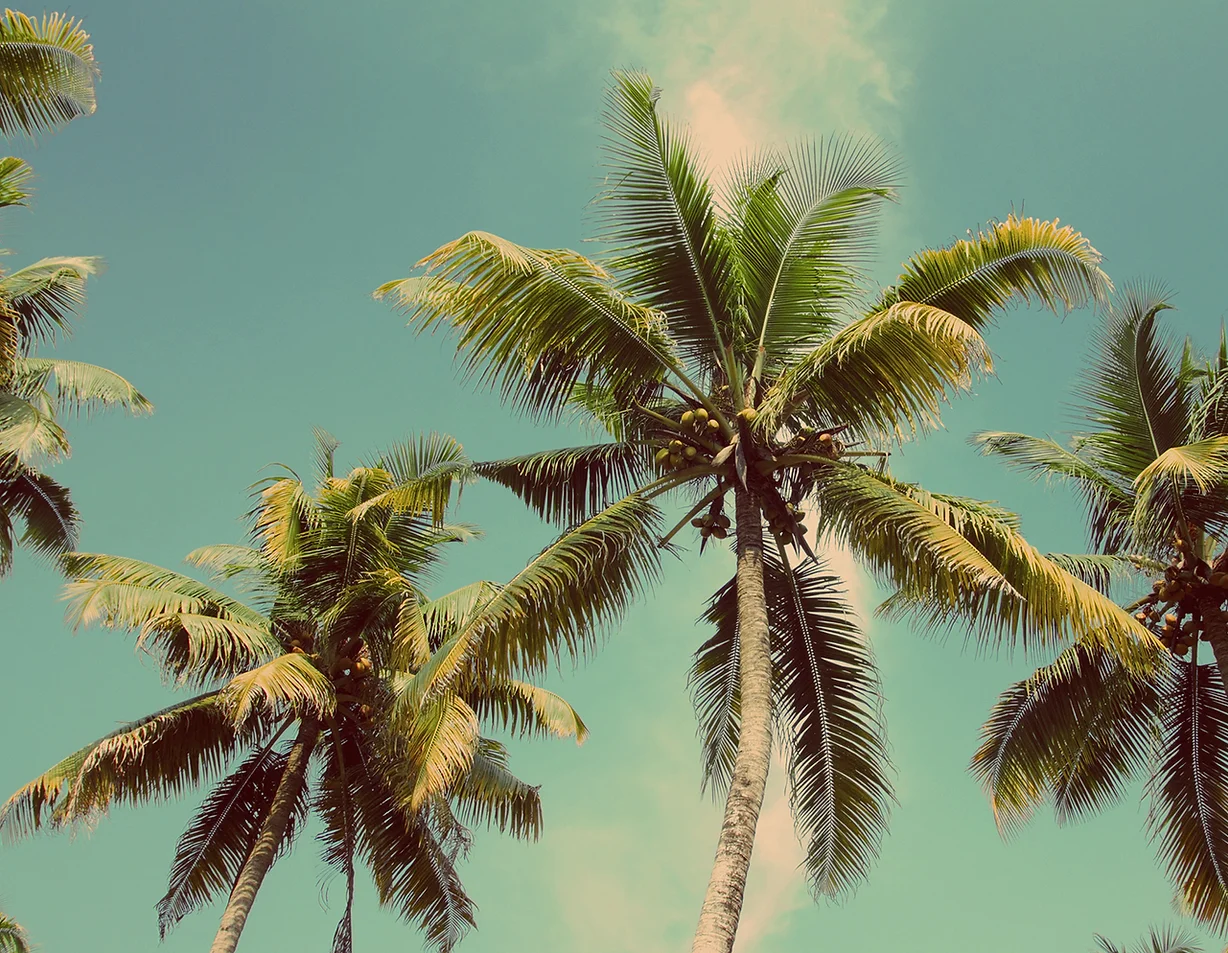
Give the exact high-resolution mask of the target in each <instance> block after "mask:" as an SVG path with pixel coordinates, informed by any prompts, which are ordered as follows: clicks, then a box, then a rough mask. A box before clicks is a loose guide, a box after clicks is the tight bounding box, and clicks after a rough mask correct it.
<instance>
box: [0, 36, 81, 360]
mask: <svg viewBox="0 0 1228 953" xmlns="http://www.w3.org/2000/svg"><path fill="white" fill-rule="evenodd" d="M2 22H3V21H2V20H0V23H2ZM2 48H3V41H2V40H0V49H2ZM0 87H2V81H0ZM3 112H4V110H3V106H0V127H2V125H3ZM101 271H102V259H101V258H81V257H75V258H73V257H59V258H43V259H42V260H40V261H36V262H35V263H34V264H32V265H26V267H24V268H19V269H17V270H16V271H14V272H13V273H12V274H9V275H5V276H4V277H3V278H0V300H3V301H4V302H5V304H6V305H7V311H8V312H9V315H10V316H8V317H6V318H5V320H9V321H12V322H13V324H14V327H15V328H16V331H17V335H18V339H19V340H20V342H21V345H22V353H23V354H26V355H27V356H28V355H29V354H30V349H31V347H32V346H33V345H37V344H40V343H47V344H49V343H52V342H54V341H55V339H56V338H57V337H58V336H67V335H69V334H71V333H72V320H73V317H74V316H75V315H76V313H77V312H78V311H79V310H80V309H81V307H82V306H83V305H84V304H85V283H86V281H87V280H88V279H89V278H92V277H94V276H95V275H98V274H99V273H101Z"/></svg>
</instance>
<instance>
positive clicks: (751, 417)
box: [738, 407, 759, 424]
mask: <svg viewBox="0 0 1228 953" xmlns="http://www.w3.org/2000/svg"><path fill="white" fill-rule="evenodd" d="M758 416H759V411H757V410H755V408H754V407H743V408H742V409H741V410H739V411H738V417H739V419H741V420H744V421H746V422H747V423H748V424H751V423H754V422H755V418H756V417H758Z"/></svg>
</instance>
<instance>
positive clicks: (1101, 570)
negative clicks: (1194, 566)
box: [1045, 553, 1163, 595]
mask: <svg viewBox="0 0 1228 953" xmlns="http://www.w3.org/2000/svg"><path fill="white" fill-rule="evenodd" d="M1045 559H1047V560H1049V562H1051V563H1053V564H1054V565H1055V566H1057V567H1058V568H1060V569H1062V570H1063V571H1065V572H1068V573H1070V575H1072V576H1074V577H1075V578H1076V579H1079V580H1082V581H1083V582H1085V583H1087V584H1088V585H1089V586H1091V587H1092V588H1093V589H1095V590H1096V591H1097V592H1102V593H1104V594H1105V595H1108V594H1109V592H1110V590H1111V588H1112V587H1113V585H1114V583H1119V582H1123V581H1125V580H1128V579H1132V578H1136V577H1137V575H1138V573H1139V571H1140V568H1141V565H1142V564H1140V562H1138V560H1139V559H1140V557H1133V558H1132V557H1130V556H1119V555H1115V554H1104V553H1045ZM1147 565H1150V563H1148V564H1147ZM1159 571H1160V572H1163V569H1162V568H1161V569H1160V570H1159Z"/></svg>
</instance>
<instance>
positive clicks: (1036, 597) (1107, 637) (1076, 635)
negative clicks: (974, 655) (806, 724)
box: [872, 476, 1158, 669]
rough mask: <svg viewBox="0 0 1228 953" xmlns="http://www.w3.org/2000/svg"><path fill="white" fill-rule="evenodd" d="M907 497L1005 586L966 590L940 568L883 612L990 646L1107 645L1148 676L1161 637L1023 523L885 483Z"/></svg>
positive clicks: (984, 507) (975, 504)
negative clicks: (1039, 542)
mask: <svg viewBox="0 0 1228 953" xmlns="http://www.w3.org/2000/svg"><path fill="white" fill-rule="evenodd" d="M872 479H874V480H876V481H878V482H882V483H890V484H891V486H892V487H893V488H894V489H895V491H896V492H898V493H899V494H900V495H901V496H906V497H907V498H909V499H910V500H912V501H914V502H916V503H917V504H918V505H919V506H921V507H923V508H925V509H926V510H928V511H929V512H930V513H932V514H933V515H934V517H935V518H937V519H939V520H941V521H942V522H944V523H946V524H947V525H948V526H950V527H951V529H952V530H953V531H955V532H957V533H958V534H959V535H960V537H961V538H962V539H964V540H965V541H966V542H967V543H968V544H969V545H970V546H972V547H973V548H975V550H976V551H977V552H978V553H979V554H981V556H982V558H984V559H985V560H986V561H987V562H988V563H989V564H990V565H991V566H992V567H993V570H994V572H995V573H997V574H998V576H999V578H1000V579H1001V580H1003V584H1000V585H998V586H996V587H990V586H984V585H981V586H976V587H972V586H963V585H960V584H959V582H958V578H957V577H955V576H954V575H953V574H950V573H949V571H948V570H947V569H946V568H945V565H944V564H937V566H936V571H934V572H932V573H930V574H929V575H928V576H920V575H916V576H914V577H913V580H914V581H909V582H904V583H903V584H902V585H901V586H900V589H899V591H898V592H897V593H896V594H895V595H893V596H892V597H891V598H890V599H888V600H887V602H885V603H884V604H883V606H881V607H880V609H879V611H880V613H881V614H884V615H887V616H893V615H912V616H914V617H917V618H921V619H923V620H924V621H925V622H926V624H928V625H930V626H937V627H941V626H946V627H953V626H955V625H957V624H960V623H967V624H968V625H969V626H970V631H971V633H972V634H973V635H975V636H976V637H978V638H980V639H981V640H983V641H984V642H986V643H987V644H999V645H1000V644H1007V645H1014V644H1018V645H1021V646H1022V647H1024V648H1025V649H1027V648H1029V647H1031V646H1033V645H1042V646H1043V645H1049V644H1053V643H1061V642H1065V643H1068V644H1069V643H1074V642H1080V641H1086V642H1094V643H1097V644H1100V645H1103V646H1105V647H1107V648H1109V649H1111V650H1112V651H1113V652H1115V653H1117V654H1118V655H1120V656H1121V657H1122V658H1123V659H1125V660H1127V662H1128V664H1132V665H1140V666H1143V668H1144V669H1145V668H1146V666H1147V664H1148V659H1149V658H1150V653H1151V651H1152V650H1153V649H1154V647H1155V646H1156V645H1157V644H1158V643H1157V642H1156V640H1155V637H1154V636H1153V635H1152V634H1151V633H1150V632H1149V631H1148V630H1147V629H1146V628H1144V627H1143V626H1142V625H1140V624H1139V622H1138V621H1137V620H1135V619H1134V618H1133V617H1132V616H1131V615H1130V614H1129V613H1127V612H1126V611H1124V610H1123V609H1122V608H1121V607H1120V606H1118V605H1117V604H1116V603H1114V602H1113V601H1112V600H1111V599H1110V598H1109V597H1108V596H1106V595H1105V594H1103V593H1102V592H1099V591H1097V590H1096V589H1095V588H1093V587H1092V586H1090V585H1088V584H1087V583H1086V582H1084V581H1083V580H1082V579H1080V578H1078V577H1077V576H1075V575H1072V574H1071V573H1069V572H1067V571H1065V570H1064V569H1063V568H1062V567H1061V566H1060V565H1058V564H1057V563H1056V562H1054V561H1053V560H1050V559H1047V558H1046V557H1045V556H1044V555H1042V554H1041V552H1040V551H1039V550H1037V549H1036V548H1035V547H1034V546H1032V545H1031V544H1030V543H1028V542H1027V540H1026V539H1025V538H1024V537H1023V535H1022V534H1021V533H1020V532H1019V526H1018V517H1016V516H1014V515H1013V514H1009V513H1006V512H1005V511H1003V510H1001V509H1000V508H998V507H994V506H991V505H989V504H986V503H983V502H981V501H977V500H969V499H966V498H961V497H954V496H947V495H943V494H935V493H929V492H928V491H926V490H923V489H921V488H920V487H916V486H911V485H909V484H903V483H898V482H896V481H892V480H890V478H888V477H886V476H876V477H873V478H872Z"/></svg>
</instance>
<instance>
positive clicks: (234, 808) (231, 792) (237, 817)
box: [157, 732, 306, 939]
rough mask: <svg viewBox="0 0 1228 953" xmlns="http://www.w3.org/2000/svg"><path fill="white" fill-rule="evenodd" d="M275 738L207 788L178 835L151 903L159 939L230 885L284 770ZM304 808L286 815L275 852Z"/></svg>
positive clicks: (287, 841)
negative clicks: (163, 883)
mask: <svg viewBox="0 0 1228 953" xmlns="http://www.w3.org/2000/svg"><path fill="white" fill-rule="evenodd" d="M278 737H280V732H279V733H278ZM276 740H277V738H274V739H273V740H272V741H271V742H269V744H268V745H266V746H265V747H263V748H260V749H257V750H256V751H254V752H252V754H251V755H250V756H249V757H248V758H247V759H246V760H245V761H244V762H243V763H242V764H241V765H239V767H238V768H237V769H235V771H233V772H232V773H231V774H230V775H228V776H227V777H226V778H224V779H223V780H222V781H221V783H219V784H218V785H217V787H215V788H214V789H213V790H212V791H211V792H210V794H209V796H208V797H207V798H205V800H204V803H203V804H201V806H200V808H199V809H198V810H197V812H196V815H195V816H194V817H193V818H192V820H191V822H190V823H189V824H188V827H187V829H186V830H185V831H184V832H183V836H182V837H180V839H179V843H178V845H177V846H176V847H175V859H174V862H173V863H172V865H171V871H170V877H169V883H168V886H167V891H166V893H165V894H164V895H163V896H162V899H160V900H159V901H158V905H157V910H158V932H159V933H160V934H161V936H162V938H163V939H165V938H166V934H167V932H168V931H169V930H170V929H171V928H172V927H173V926H175V924H177V923H178V922H179V921H180V920H182V919H183V918H184V917H185V916H187V915H188V914H189V913H192V912H193V911H195V910H198V909H200V908H201V907H203V906H204V905H206V904H207V903H209V902H210V901H211V900H213V898H214V897H216V896H217V895H218V894H221V893H224V892H225V891H228V890H230V888H231V887H232V886H233V885H234V882H235V878H236V877H238V874H239V871H240V869H241V868H242V866H243V863H244V861H246V860H247V856H248V854H249V853H250V852H251V849H252V846H253V844H254V843H255V841H256V836H257V834H258V833H259V831H260V826H261V825H262V824H263V823H264V819H265V817H266V816H267V815H268V812H269V808H270V807H271V806H272V802H273V795H274V794H275V793H276V792H277V786H278V784H279V783H280V782H281V777H282V774H283V773H284V772H285V768H286V755H285V754H284V753H280V754H279V753H277V752H275V751H274V750H273V746H274V744H275V743H276ZM305 807H306V803H305V801H304V803H302V804H301V806H300V810H299V811H296V812H295V813H294V814H292V815H291V821H290V827H289V829H288V830H287V832H286V837H285V839H284V844H285V845H286V846H285V847H283V848H282V850H280V851H279V852H278V856H281V855H282V854H284V853H285V852H286V850H287V849H288V847H289V844H290V843H291V842H292V841H293V837H294V830H295V829H296V828H297V827H299V826H301V824H302V820H303V812H302V808H305Z"/></svg>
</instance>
